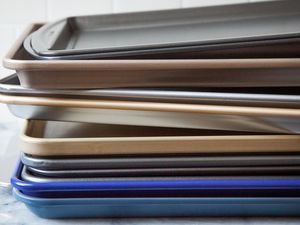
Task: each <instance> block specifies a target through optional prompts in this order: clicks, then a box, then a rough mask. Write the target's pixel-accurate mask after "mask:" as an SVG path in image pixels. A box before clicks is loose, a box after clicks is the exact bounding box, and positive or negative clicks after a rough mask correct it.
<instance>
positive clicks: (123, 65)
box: [4, 24, 300, 89]
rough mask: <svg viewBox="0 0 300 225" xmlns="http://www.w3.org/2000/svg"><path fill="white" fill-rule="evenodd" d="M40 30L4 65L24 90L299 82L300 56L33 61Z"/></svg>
mask: <svg viewBox="0 0 300 225" xmlns="http://www.w3.org/2000/svg"><path fill="white" fill-rule="evenodd" d="M40 26H41V25H39V24H33V25H31V26H30V27H28V29H27V30H26V31H25V32H24V33H23V34H22V35H21V36H20V38H19V40H17V41H16V43H15V44H14V46H13V47H12V48H11V50H10V51H9V53H8V54H7V55H6V56H5V58H4V66H5V67H6V68H8V69H12V70H16V71H17V74H18V77H19V79H20V82H21V85H22V86H24V87H30V88H37V89H63V88H65V89H74V88H75V89H86V88H112V87H254V86H259V87H265V86H299V83H300V78H299V76H298V74H299V68H300V59H299V58H280V57H279V58H276V57H275V58H274V57H270V58H264V59H255V58H252V59H238V58H236V59H226V58H223V59H188V58H185V59H131V60H130V59H129V60H126V59H124V60H113V59H111V60H50V61H49V60H34V59H33V58H32V57H30V56H29V55H28V53H26V52H25V50H24V48H23V46H22V45H23V41H24V39H25V38H26V37H27V36H28V35H29V34H30V33H32V32H33V31H34V30H36V29H38V28H39V27H40ZM272 49H274V47H272ZM293 49H295V47H293ZM297 51H298V50H297ZM86 74H88V76H87V75H86ZM220 81H222V82H220Z"/></svg>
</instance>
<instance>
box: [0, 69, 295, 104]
mask: <svg viewBox="0 0 300 225" xmlns="http://www.w3.org/2000/svg"><path fill="white" fill-rule="evenodd" d="M0 93H1V94H7V95H21V96H35V97H41V96H47V97H63V98H83V99H102V100H125V101H126V100H131V101H150V102H151V101H152V102H166V103H172V102H173V103H191V104H220V105H239V106H262V107H268V106H269V107H288V108H299V107H300V91H299V88H298V87H272V88H268V87H262V88H257V87H256V88H197V89H191V88H185V89H180V88H177V89H176V88H172V89H170V88H169V89H168V88H166V89H153V88H152V89H151V88H123V89H88V90H55V91H53V90H39V89H30V88H24V87H22V86H20V82H19V79H18V77H17V75H16V74H14V75H11V76H8V77H6V78H3V79H2V80H0Z"/></svg>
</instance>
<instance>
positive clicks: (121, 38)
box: [31, 0, 300, 57]
mask: <svg viewBox="0 0 300 225" xmlns="http://www.w3.org/2000/svg"><path fill="white" fill-rule="evenodd" d="M299 22H300V4H299V2H298V1H293V0H290V1H271V2H262V3H253V4H237V5H226V6H215V7H204V8H203V7H202V8H190V9H176V10H167V11H156V12H146V13H145V12H143V13H125V14H117V15H96V16H81V17H70V18H66V19H63V20H60V21H57V22H54V23H49V24H47V25H45V26H43V27H42V28H41V29H39V30H38V31H37V32H35V33H34V34H33V36H32V40H31V45H32V48H33V49H34V51H35V52H36V53H38V55H45V56H58V55H60V56H64V55H76V54H77V55H79V54H89V53H101V54H102V55H101V54H99V56H98V57H100V56H105V57H109V56H110V54H112V55H114V56H116V54H118V51H120V52H121V55H122V56H124V55H132V54H139V52H138V51H142V52H141V53H142V54H144V53H143V51H149V52H151V51H158V52H162V51H163V50H164V48H166V50H168V48H174V47H191V46H192V47H193V48H194V47H195V46H199V45H205V44H219V43H233V42H242V41H256V40H267V39H276V38H278V39H280V38H286V37H299V33H300V28H299ZM173 51H174V50H173ZM175 52H176V50H175Z"/></svg>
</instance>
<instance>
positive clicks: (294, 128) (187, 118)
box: [8, 104, 300, 134]
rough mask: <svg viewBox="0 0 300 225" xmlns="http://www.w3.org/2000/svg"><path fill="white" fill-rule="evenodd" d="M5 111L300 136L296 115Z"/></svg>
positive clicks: (42, 116) (45, 109)
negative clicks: (297, 134) (295, 134)
mask: <svg viewBox="0 0 300 225" xmlns="http://www.w3.org/2000/svg"><path fill="white" fill-rule="evenodd" d="M8 108H9V110H10V112H11V113H12V114H13V115H15V116H16V117H19V118H23V119H35V120H54V121H73V122H87V123H102V124H118V125H136V126H153V127H176V128H195V129H214V130H233V131H250V132H264V133H270V132H272V133H286V134H288V133H300V115H299V117H289V116H257V115H254V116H252V115H249V116H248V115H223V114H205V113H188V112H164V111H146V110H118V109H101V108H70V107H56V106H37V105H16V104H8Z"/></svg>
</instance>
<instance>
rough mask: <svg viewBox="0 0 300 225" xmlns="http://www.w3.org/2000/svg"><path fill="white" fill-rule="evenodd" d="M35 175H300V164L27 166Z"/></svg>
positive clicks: (67, 176) (82, 176) (56, 176)
mask: <svg viewBox="0 0 300 225" xmlns="http://www.w3.org/2000/svg"><path fill="white" fill-rule="evenodd" d="M27 169H28V171H30V172H31V173H32V174H33V175H37V176H45V177H53V178H85V177H91V178H92V177H122V178H124V177H157V176H162V177H164V176H167V177H174V176H175V177H177V176H187V177H188V176H228V175H230V176H241V175H242V176H257V175H264V176H266V175H277V176H278V175H300V166H277V167H268V166H261V167H244V166H241V167H201V168H171V167H169V168H139V169H137V168H134V167H132V168H130V169H88V170H74V169H73V170H72V169H71V170H41V169H36V168H32V167H27Z"/></svg>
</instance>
